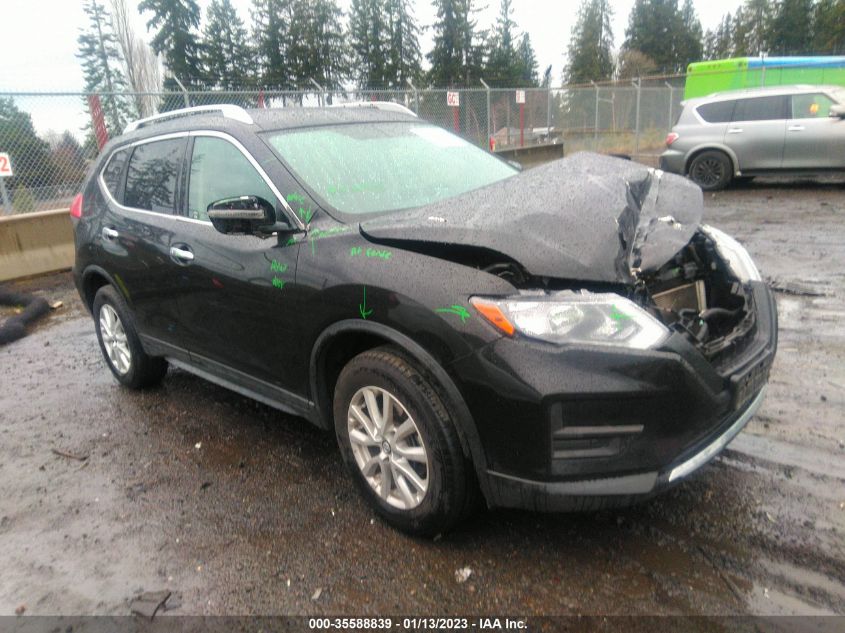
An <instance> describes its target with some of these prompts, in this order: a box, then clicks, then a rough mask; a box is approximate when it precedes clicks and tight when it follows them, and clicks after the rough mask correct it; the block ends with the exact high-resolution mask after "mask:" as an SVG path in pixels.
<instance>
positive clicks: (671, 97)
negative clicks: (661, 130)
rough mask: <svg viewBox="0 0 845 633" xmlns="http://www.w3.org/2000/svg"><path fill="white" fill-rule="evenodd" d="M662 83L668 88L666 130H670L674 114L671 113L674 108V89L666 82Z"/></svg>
mask: <svg viewBox="0 0 845 633" xmlns="http://www.w3.org/2000/svg"><path fill="white" fill-rule="evenodd" d="M663 83H664V84H666V87H667V88H669V125H668V126H667V127H666V129H667V130H671V129H672V120H673V118H672V114H674V113H673V112H672V110H673V109H674V106H675V87H674V86H673V85H672V84H670V83H669V82H668V81H664V82H663Z"/></svg>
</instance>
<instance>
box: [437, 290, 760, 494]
mask: <svg viewBox="0 0 845 633" xmlns="http://www.w3.org/2000/svg"><path fill="white" fill-rule="evenodd" d="M751 290H752V294H753V298H754V301H753V303H754V305H755V311H756V319H755V321H756V322H755V326H754V330H753V332H752V333H751V334H749V336H748V338H747V340H745V341H744V342H743V345H742V346H741V348H738V349H737V351H736V353H735V354H733V355H732V356H730V357H729V358H727V359H721V360H720V361H719V362H718V363H710V362H708V361H707V360H706V359H705V358H704V357H703V356H702V354H701V353H700V352H699V351H698V350H697V349H696V348H695V347H693V346H692V345H691V344H690V343H689V342H687V340H686V339H685V338H684V337H683V336H682V335H680V334H675V335H673V336H671V337H670V338H669V339H668V340H667V342H666V343H665V344H664V345H663V346H662V347H661V348H660V349H658V350H647V351H629V350H616V349H611V348H604V349H602V348H596V347H593V348H586V347H584V348H575V347H558V346H554V345H548V344H543V343H537V342H532V341H529V340H527V339H524V338H522V339H520V338H517V339H500V340H498V341H496V342H495V343H492V344H490V345H488V346H486V347H484V348H482V349H481V350H479V351H478V352H476V353H475V354H474V355H472V356H470V357H467V358H465V359H462V360H461V361H459V362H458V363H456V364H455V365H454V366H453V367H452V368H451V369H452V370H453V375H454V376H457V377H459V378H458V379H459V381H460V383H461V384H460V388H461V391H462V393H463V394H464V397H465V399H466V401H467V404H468V405H469V408H470V411H471V413H472V415H473V418H474V421H475V424H476V428H477V430H478V435H479V438H480V441H481V443H482V449H483V453H484V455H485V458H486V464H484V467H483V468H480V469H479V470H480V472H479V476H480V477H482V478H483V479H484V483H485V485H484V486H483V487H484V489H485V493H486V496H487V501H488V504H489V505H491V506H500V507H521V508H529V509H535V510H565V509H572V507H573V504H572V499H573V497H605V496H613V497H615V498H616V499H615V500H614V501H615V502H619V503H620V504H623V503H626V502H628V497H642V496H644V495H650V494H652V493H655V492H658V491H660V490H662V489H664V488H666V487H668V486H670V485H672V484H674V483H676V482H677V481H679V480H681V479H682V478H683V477H685V476H687V475H689V474H690V473H692V472H694V471H695V470H697V469H698V468H700V467H701V466H702V465H704V464H705V463H707V462H708V461H709V460H710V459H712V458H713V457H715V456H716V455H717V454H718V453H719V452H720V451H721V450H722V449H723V448H724V447H725V446H726V445H727V443H728V442H730V441H731V440H732V439H733V437H734V436H736V434H737V433H739V432H740V431H741V430H742V428H743V427H744V426H745V425H746V424H747V423H748V420H749V419H750V418H751V417H752V416H753V415H754V413H755V412H756V410H757V409H758V408H759V406H760V404H761V402H762V400H763V393H764V389H763V387H764V385H765V382H766V380H767V378H768V372H769V369H770V367H771V364H772V361H773V359H774V355H775V351H776V347H777V312H776V308H775V302H774V298H773V296H772V294H771V291H770V290H769V289H768V288H767V287H766V286H765V284H763V283H761V282H751Z"/></svg>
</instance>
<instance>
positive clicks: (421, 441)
mask: <svg viewBox="0 0 845 633" xmlns="http://www.w3.org/2000/svg"><path fill="white" fill-rule="evenodd" d="M442 391H443V390H442V387H441V386H440V385H439V384H438V383H437V382H436V381H434V380H433V379H432V378H430V377H428V376H426V375H425V374H424V373H423V372H422V371H421V370H420V369H418V368H417V367H416V366H415V364H414V363H413V362H412V361H410V360H409V359H407V358H405V357H404V356H403V355H402V354H401V352H400V351H399V350H397V349H395V348H393V347H389V346H385V347H379V348H376V349H372V350H369V351H366V352H363V353H361V354H359V355H358V356H356V357H355V358H353V359H352V360H351V361H349V363H348V364H347V365H346V367H344V368H343V370H342V371H341V373H340V376H339V377H338V380H337V385H336V387H335V393H334V420H335V432H336V434H337V441H338V445H339V446H340V452H341V455H342V456H343V460H344V462H346V465H347V467H348V469H349V471H350V473H351V474H352V477H353V479H354V480H355V483H356V484H357V486H358V488H359V489H360V490H361V493H362V494H363V495H364V497H365V498H366V499H367V501H368V502H369V503H370V505H371V506H372V507H373V509H374V510H375V511H376V512H377V513H378V514H379V515H380V516H381V517H382V518H383V519H384V520H385V521H387V522H388V523H389V524H390V525H392V526H394V527H396V528H398V529H400V530H402V531H403V532H407V533H409V534H413V535H416V536H435V535H437V534H441V533H443V532H446V531H447V530H449V529H450V528H452V527H453V526H454V525H455V524H457V523H458V522H459V521H460V520H462V519H463V518H465V517H466V516H467V515H468V514H469V513H470V511H471V510H472V509H473V508H474V507H475V504H476V501H477V496H476V495H475V494H474V493H475V489H476V487H477V484H476V483H475V479H474V476H473V471H472V465H471V463H470V461H469V460H468V459H467V458H466V457H465V456H464V454H463V451H462V449H461V443H460V440H459V438H458V433H457V429H456V428H455V425H454V422H453V420H454V416H453V415H452V414H451V412H450V411H448V409H447V407H446V405H445V404H444V403H445V401H446V399H445V398H444V397H442V396H441V393H442ZM371 409H372V410H374V411H375V413H374V414H373V413H371ZM385 420H387V421H385Z"/></svg>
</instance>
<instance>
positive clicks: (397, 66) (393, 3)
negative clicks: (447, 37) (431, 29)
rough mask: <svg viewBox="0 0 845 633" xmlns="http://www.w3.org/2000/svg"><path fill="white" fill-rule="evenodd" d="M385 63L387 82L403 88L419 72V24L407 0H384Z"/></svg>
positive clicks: (420, 70)
mask: <svg viewBox="0 0 845 633" xmlns="http://www.w3.org/2000/svg"><path fill="white" fill-rule="evenodd" d="M387 30H388V33H389V38H388V43H389V46H388V64H387V72H386V73H385V75H386V79H387V84H388V85H389V86H393V87H396V88H405V87H407V83H408V80H409V79H410V80H411V81H416V80H417V79H419V76H420V74H421V72H422V66H421V65H420V41H419V32H420V29H419V26H417V22H416V20H415V19H414V13H413V10H412V8H411V2H410V0H387Z"/></svg>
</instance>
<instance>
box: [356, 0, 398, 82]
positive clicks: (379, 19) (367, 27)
mask: <svg viewBox="0 0 845 633" xmlns="http://www.w3.org/2000/svg"><path fill="white" fill-rule="evenodd" d="M387 20H388V16H387V6H386V2H385V0H352V5H351V7H350V11H349V39H350V45H351V49H352V55H351V57H352V73H353V76H354V78H355V79H356V80H357V81H358V85H359V86H360V87H361V88H384V87H386V86H387V83H388V81H387V74H388V69H387V67H388V64H389V60H388V54H389V46H390V42H389V37H390V35H391V33H389V32H388V27H387V24H386V22H387Z"/></svg>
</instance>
